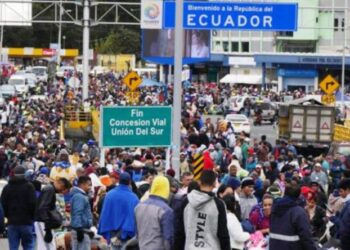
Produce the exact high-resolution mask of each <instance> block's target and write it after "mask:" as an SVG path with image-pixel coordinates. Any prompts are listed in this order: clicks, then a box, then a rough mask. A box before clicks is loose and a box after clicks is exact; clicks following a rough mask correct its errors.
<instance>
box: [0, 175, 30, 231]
mask: <svg viewBox="0 0 350 250" xmlns="http://www.w3.org/2000/svg"><path fill="white" fill-rule="evenodd" d="M35 201H36V197H35V189H34V186H33V185H32V184H31V183H30V182H28V181H26V180H25V179H22V178H21V179H20V178H16V177H14V178H12V179H11V180H10V181H9V183H8V184H7V185H6V186H5V187H4V190H3V191H2V195H1V204H2V206H3V209H4V214H5V217H7V219H8V224H9V225H31V224H32V223H33V221H34V214H35Z"/></svg>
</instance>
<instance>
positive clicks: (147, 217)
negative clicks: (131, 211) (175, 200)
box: [135, 176, 174, 250]
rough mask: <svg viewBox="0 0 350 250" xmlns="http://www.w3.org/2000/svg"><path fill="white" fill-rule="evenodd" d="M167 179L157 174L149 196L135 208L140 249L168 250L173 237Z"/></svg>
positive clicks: (172, 220)
mask: <svg viewBox="0 0 350 250" xmlns="http://www.w3.org/2000/svg"><path fill="white" fill-rule="evenodd" d="M169 195H170V184H169V180H168V179H167V178H166V177H164V176H157V177H156V178H155V179H154V180H153V183H152V186H151V190H150V196H149V198H148V199H147V200H146V201H144V202H142V203H140V204H138V205H137V207H136V208H135V216H136V226H137V239H138V241H139V247H140V249H142V250H154V249H163V250H170V249H172V246H173V237H174V213H173V210H172V209H171V208H170V207H169V205H168V199H169Z"/></svg>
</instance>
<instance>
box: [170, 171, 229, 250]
mask: <svg viewBox="0 0 350 250" xmlns="http://www.w3.org/2000/svg"><path fill="white" fill-rule="evenodd" d="M215 184H216V175H215V173H214V172H213V171H211V170H204V171H203V172H202V175H201V177H200V191H198V190H192V192H191V193H189V194H188V196H187V198H186V199H185V200H184V202H183V204H182V209H181V211H180V213H179V219H178V225H177V226H176V234H175V244H174V249H176V250H182V249H185V250H195V249H221V250H231V247H230V236H229V233H228V229H227V217H226V208H225V204H224V203H223V201H221V200H219V199H218V198H216V197H215V195H214V193H213V192H212V191H213V189H214V188H215Z"/></svg>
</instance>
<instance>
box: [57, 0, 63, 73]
mask: <svg viewBox="0 0 350 250" xmlns="http://www.w3.org/2000/svg"><path fill="white" fill-rule="evenodd" d="M62 16H63V8H62V0H60V7H59V23H58V41H57V66H58V67H59V66H60V64H61V37H62Z"/></svg>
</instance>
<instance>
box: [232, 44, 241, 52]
mask: <svg viewBox="0 0 350 250" xmlns="http://www.w3.org/2000/svg"><path fill="white" fill-rule="evenodd" d="M231 51H232V52H239V43H238V42H231Z"/></svg>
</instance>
